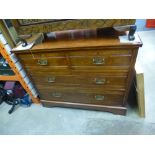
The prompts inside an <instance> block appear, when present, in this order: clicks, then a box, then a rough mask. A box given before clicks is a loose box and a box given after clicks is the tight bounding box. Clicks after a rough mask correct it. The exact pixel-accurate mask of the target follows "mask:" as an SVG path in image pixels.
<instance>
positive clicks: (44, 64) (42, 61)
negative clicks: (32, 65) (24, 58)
mask: <svg viewBox="0 0 155 155" xmlns="http://www.w3.org/2000/svg"><path fill="white" fill-rule="evenodd" d="M47 63H48V62H47V60H46V59H39V60H38V64H39V65H40V66H46V65H47Z"/></svg>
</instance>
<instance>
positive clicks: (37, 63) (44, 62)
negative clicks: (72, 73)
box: [20, 57, 68, 68]
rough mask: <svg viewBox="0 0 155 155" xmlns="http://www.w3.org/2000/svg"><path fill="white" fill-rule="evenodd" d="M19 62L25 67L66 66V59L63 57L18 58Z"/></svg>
mask: <svg viewBox="0 0 155 155" xmlns="http://www.w3.org/2000/svg"><path fill="white" fill-rule="evenodd" d="M20 61H21V63H22V64H24V66H25V67H31V66H32V67H42V68H46V67H56V66H58V67H63V66H64V67H65V66H66V67H67V66H68V65H67V61H66V59H65V57H57V58H47V59H46V58H40V59H32V58H31V59H20Z"/></svg>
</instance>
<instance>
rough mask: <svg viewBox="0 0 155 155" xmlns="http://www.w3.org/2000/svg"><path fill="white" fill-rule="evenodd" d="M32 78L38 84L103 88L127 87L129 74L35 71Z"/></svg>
mask: <svg viewBox="0 0 155 155" xmlns="http://www.w3.org/2000/svg"><path fill="white" fill-rule="evenodd" d="M31 78H32V80H33V81H34V83H35V84H36V85H45V86H62V85H63V86H68V85H72V86H81V87H85V86H87V87H89V86H90V87H92V86H93V87H101V88H108V87H112V88H118V89H125V87H126V81H127V76H119V75H117V76H116V75H112V74H110V75H107V74H103V73H102V74H91V75H90V74H88V75H87V74H80V75H71V74H70V75H68V74H67V75H66V74H55V73H53V74H52V73H48V74H43V73H40V74H39V73H38V74H36V73H34V74H31Z"/></svg>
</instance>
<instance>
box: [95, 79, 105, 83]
mask: <svg viewBox="0 0 155 155" xmlns="http://www.w3.org/2000/svg"><path fill="white" fill-rule="evenodd" d="M105 82H106V80H105V79H99V78H95V84H98V85H100V84H105Z"/></svg>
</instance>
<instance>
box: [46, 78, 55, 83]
mask: <svg viewBox="0 0 155 155" xmlns="http://www.w3.org/2000/svg"><path fill="white" fill-rule="evenodd" d="M47 81H48V82H49V83H54V82H55V77H54V76H53V77H48V78H47Z"/></svg>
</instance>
